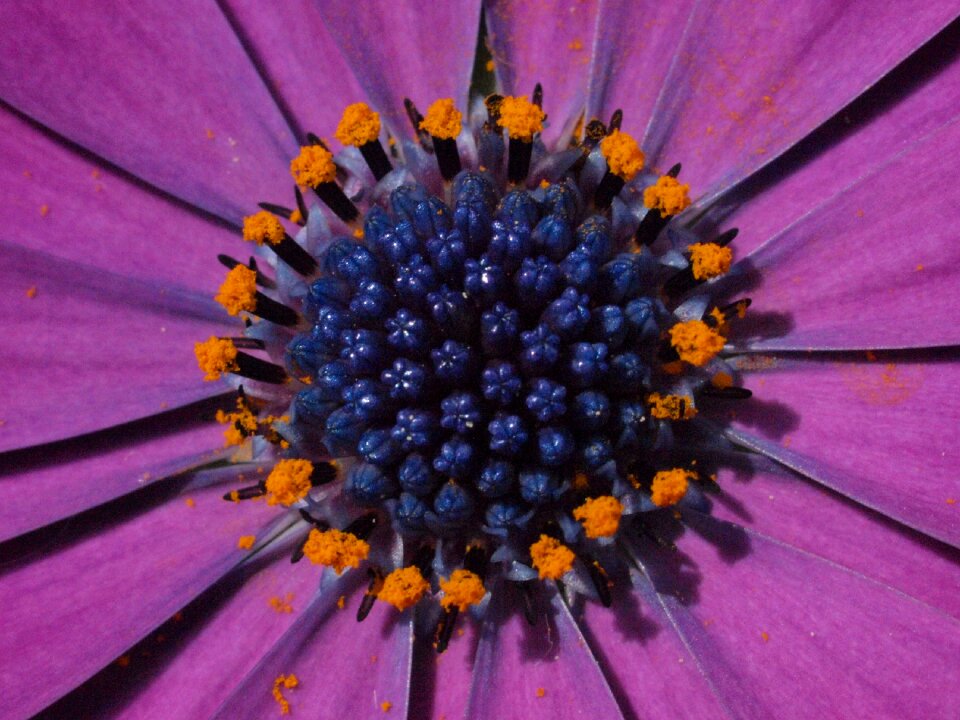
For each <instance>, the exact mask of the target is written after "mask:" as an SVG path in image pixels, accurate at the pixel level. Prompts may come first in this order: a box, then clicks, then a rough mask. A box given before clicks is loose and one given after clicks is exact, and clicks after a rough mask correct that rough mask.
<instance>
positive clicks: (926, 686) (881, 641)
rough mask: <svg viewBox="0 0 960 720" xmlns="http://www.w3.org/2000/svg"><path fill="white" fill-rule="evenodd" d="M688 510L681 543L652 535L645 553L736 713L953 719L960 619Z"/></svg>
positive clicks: (959, 681)
mask: <svg viewBox="0 0 960 720" xmlns="http://www.w3.org/2000/svg"><path fill="white" fill-rule="evenodd" d="M685 519H686V521H687V524H688V526H689V529H688V531H687V532H686V533H684V535H683V537H681V538H680V539H679V540H678V541H677V547H678V549H677V550H676V551H671V550H666V549H661V548H659V547H658V546H657V545H655V544H654V543H653V542H649V541H645V542H644V544H643V546H642V547H641V548H640V557H641V558H642V562H643V563H644V565H645V570H646V572H648V574H650V575H651V576H652V578H653V581H654V585H655V586H656V587H657V590H658V591H659V593H660V595H659V598H660V601H661V602H662V604H663V606H664V608H665V609H666V610H667V611H668V613H669V614H670V616H671V618H672V619H673V622H674V623H675V624H676V627H677V630H678V632H679V633H680V635H681V638H682V640H683V642H684V643H685V644H686V645H687V647H689V648H690V650H691V652H692V653H693V654H694V656H695V657H696V659H697V661H698V663H699V664H700V666H701V668H702V669H703V672H704V674H705V675H706V677H707V678H708V680H709V681H710V682H711V683H712V684H713V685H714V687H715V688H716V689H717V692H718V694H719V696H720V698H721V699H722V701H723V703H724V705H726V707H728V708H729V710H730V715H731V716H733V717H737V718H758V719H759V718H773V717H775V718H778V719H782V720H791V719H792V718H810V717H816V718H838V719H839V718H850V717H902V718H924V719H925V720H926V719H928V718H929V719H931V720H933V719H937V718H944V719H946V718H952V717H954V715H955V714H956V713H955V709H956V705H957V702H958V701H960V665H958V664H957V662H956V658H957V657H958V656H960V623H958V622H957V621H956V620H955V619H953V618H951V617H949V616H947V615H944V614H943V613H941V612H940V611H938V610H935V609H933V608H931V607H929V606H927V605H924V604H923V603H920V602H918V601H916V600H914V599H912V598H909V597H907V596H905V595H903V594H901V593H899V592H897V591H895V590H891V589H890V588H888V587H885V586H884V585H881V584H879V583H876V582H874V581H872V580H869V579H867V578H865V577H863V576H862V575H859V574H857V573H853V572H850V571H849V570H846V569H844V568H841V567H838V566H837V565H834V564H833V563H830V562H827V561H825V560H823V559H821V558H818V557H816V556H814V555H809V554H807V553H804V552H802V551H800V550H797V549H796V548H793V547H790V546H789V545H784V544H782V543H779V542H776V541H774V540H772V539H770V538H767V537H765V536H764V535H761V534H759V533H755V532H752V531H744V530H742V529H740V528H738V527H737V526H735V525H730V524H727V523H722V522H719V521H716V520H713V519H711V518H709V517H706V516H699V515H697V514H696V513H693V512H690V513H688V514H686V515H685ZM652 529H653V531H654V532H657V531H658V530H657V528H656V527H655V526H654V527H653V528H652Z"/></svg>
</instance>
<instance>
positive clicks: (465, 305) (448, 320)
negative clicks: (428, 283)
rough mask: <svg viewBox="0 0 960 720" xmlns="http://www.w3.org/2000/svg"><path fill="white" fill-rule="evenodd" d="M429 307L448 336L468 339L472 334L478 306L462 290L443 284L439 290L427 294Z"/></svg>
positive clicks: (431, 314) (441, 329)
mask: <svg viewBox="0 0 960 720" xmlns="http://www.w3.org/2000/svg"><path fill="white" fill-rule="evenodd" d="M427 309H428V311H429V313H430V317H431V318H433V321H434V322H435V323H436V324H437V327H439V328H440V331H441V332H442V333H443V334H444V335H446V336H447V337H449V338H451V339H454V340H467V339H468V338H469V337H470V336H471V335H472V333H473V327H474V323H475V318H476V308H475V306H474V304H473V302H472V301H471V300H468V299H467V298H466V297H465V296H464V294H463V292H462V291H460V290H454V289H453V288H450V287H448V286H446V285H441V286H440V289H439V290H437V291H436V292H432V293H430V294H429V295H427Z"/></svg>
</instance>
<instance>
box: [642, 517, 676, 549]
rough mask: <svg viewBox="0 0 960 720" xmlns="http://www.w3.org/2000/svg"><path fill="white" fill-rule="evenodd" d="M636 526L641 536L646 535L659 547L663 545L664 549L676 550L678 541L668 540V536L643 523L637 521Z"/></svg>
mask: <svg viewBox="0 0 960 720" xmlns="http://www.w3.org/2000/svg"><path fill="white" fill-rule="evenodd" d="M636 528H637V534H638V535H640V536H641V537H645V538H647V539H648V540H652V541H653V542H654V543H656V545H657V546H658V547H661V548H663V549H664V550H673V551H676V549H677V546H676V543H673V542H671V541H670V540H667V539H666V538H664V537H662V536H661V535H660V534H659V533H656V532H654V531H653V530H651V529H650V528H649V527H647V526H646V525H644V524H643V523H637V525H636Z"/></svg>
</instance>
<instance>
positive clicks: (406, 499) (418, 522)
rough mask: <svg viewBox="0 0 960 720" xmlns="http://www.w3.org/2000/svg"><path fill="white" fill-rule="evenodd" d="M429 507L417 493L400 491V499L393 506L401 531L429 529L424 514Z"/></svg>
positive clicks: (410, 531) (415, 531) (412, 531)
mask: <svg viewBox="0 0 960 720" xmlns="http://www.w3.org/2000/svg"><path fill="white" fill-rule="evenodd" d="M428 510H429V508H428V507H427V504H426V503H425V502H423V500H421V499H420V498H418V497H417V496H416V495H411V494H410V493H400V500H399V501H398V502H397V504H396V505H395V506H394V508H393V517H394V518H395V519H396V521H397V525H398V526H399V527H400V530H401V531H405V532H409V533H418V532H422V531H423V530H426V529H427V526H426V523H425V522H424V516H425V515H426V514H427V511H428Z"/></svg>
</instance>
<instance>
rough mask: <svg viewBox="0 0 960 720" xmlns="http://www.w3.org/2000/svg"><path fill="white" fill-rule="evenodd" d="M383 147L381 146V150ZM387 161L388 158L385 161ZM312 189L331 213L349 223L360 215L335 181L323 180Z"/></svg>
mask: <svg viewBox="0 0 960 720" xmlns="http://www.w3.org/2000/svg"><path fill="white" fill-rule="evenodd" d="M382 149H383V148H381V150H382ZM387 162H389V160H388V161H387ZM313 191H314V192H315V193H316V194H317V197H318V198H320V199H321V200H323V202H324V204H325V205H326V206H327V207H328V208H330V209H331V210H332V211H333V214H334V215H336V216H337V217H338V218H340V219H341V220H343V221H344V222H345V223H347V224H350V223H352V222H353V221H354V220H356V219H357V218H358V217H359V216H360V211H359V210H357V206H356V205H354V204H353V202H352V201H351V200H350V198H348V197H347V196H346V194H345V193H344V192H343V190H341V189H340V186H339V185H337V184H336V183H335V182H325V183H320V184H319V185H317V186H316V187H315V188H314V189H313Z"/></svg>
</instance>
